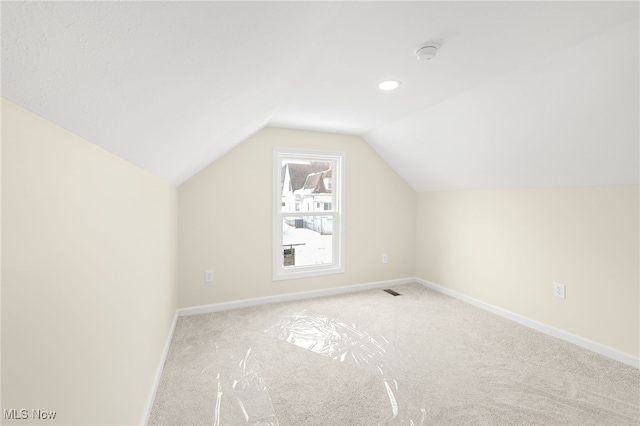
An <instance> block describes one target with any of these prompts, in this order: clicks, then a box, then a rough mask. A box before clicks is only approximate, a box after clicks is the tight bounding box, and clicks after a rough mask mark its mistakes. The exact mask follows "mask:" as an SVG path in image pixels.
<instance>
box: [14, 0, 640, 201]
mask: <svg viewBox="0 0 640 426" xmlns="http://www.w3.org/2000/svg"><path fill="white" fill-rule="evenodd" d="M638 15H639V3H638V2H618V3H615V2H605V1H603V2H481V1H474V2H426V1H425V2H391V1H389V2H177V1H176V2H2V96H4V97H5V98H7V99H9V100H11V101H13V102H15V103H17V104H19V105H22V106H23V107H25V108H27V109H29V110H31V111H33V112H35V113H37V114H39V115H41V116H43V117H45V118H47V119H49V120H51V121H53V122H55V123H57V124H59V125H61V126H63V127H65V128H66V129H68V130H70V131H72V132H74V133H76V134H78V135H80V136H82V137H84V138H85V139H87V140H89V141H92V142H94V143H96V144H98V145H100V146H102V147H103V148H105V149H106V150H108V151H110V152H112V153H114V154H116V155H118V156H120V157H122V158H124V159H126V160H128V161H130V162H132V163H134V164H136V165H138V166H140V167H142V168H143V169H146V170H148V171H149V172H151V173H153V174H155V175H157V176H160V177H161V178H163V179H165V180H167V181H170V182H172V183H175V184H180V183H182V182H184V181H185V180H186V179H188V178H189V177H190V176H192V175H193V174H195V173H196V172H198V171H199V170H200V169H202V168H203V167H205V166H206V165H208V164H210V163H211V162H213V161H215V160H216V159H217V158H219V157H220V156H221V155H223V154H224V153H225V152H227V151H229V150H230V149H231V148H233V147H234V146H236V145H237V144H239V143H241V142H242V141H243V140H244V139H246V138H247V137H248V136H250V135H251V134H253V133H255V132H256V131H258V130H260V129H261V128H263V127H264V126H279V127H290V128H300V129H310V130H321V131H328V132H337V133H347V134H355V135H360V136H362V137H364V139H365V140H366V141H367V142H368V143H369V144H371V146H372V147H373V148H374V149H375V150H376V151H378V152H379V153H380V155H381V156H382V157H383V158H385V160H387V161H388V162H389V164H390V165H391V166H392V167H393V168H394V169H395V170H396V171H397V172H398V173H399V174H400V175H401V176H402V177H403V178H404V179H405V180H406V181H407V182H408V183H409V184H410V185H411V186H412V187H413V188H414V189H415V190H418V191H427V190H451V189H490V188H516V187H547V186H574V185H597V184H626V183H638V182H639V179H640V177H639V169H640V167H639V161H640V151H639V138H640V134H639V125H640V123H639V116H640V110H639V100H640V96H639V74H640V69H639V63H640V48H639V41H638V39H639V32H638V31H639V30H638V28H639V25H638V22H639V20H638ZM430 40H438V41H440V42H441V43H442V48H441V49H440V51H439V53H438V55H437V57H436V58H435V59H434V60H432V61H428V62H421V61H418V60H416V59H415V57H414V56H413V50H414V49H415V47H417V45H419V44H420V43H422V42H425V41H430ZM389 78H394V79H398V80H401V81H402V85H401V86H400V88H399V89H398V90H396V91H393V92H381V91H379V90H378V89H377V83H378V82H380V81H381V80H384V79H389Z"/></svg>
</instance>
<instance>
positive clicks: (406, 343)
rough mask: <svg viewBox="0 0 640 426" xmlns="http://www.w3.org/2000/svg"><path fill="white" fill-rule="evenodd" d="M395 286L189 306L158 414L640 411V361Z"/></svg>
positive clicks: (442, 415) (491, 420) (422, 416)
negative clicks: (211, 309) (229, 305)
mask: <svg viewBox="0 0 640 426" xmlns="http://www.w3.org/2000/svg"><path fill="white" fill-rule="evenodd" d="M391 288H392V289H393V290H395V291H396V292H398V293H401V295H400V296H395V297H394V296H392V295H390V294H388V293H386V292H383V291H381V290H370V291H364V292H358V293H352V294H347V295H341V296H333V297H323V298H317V299H310V300H302V301H293V302H284V303H278V304H270V305H262V306H257V307H252V308H245V309H237V310H231V311H223V312H215V313H210V314H202V315H193V316H184V317H180V318H179V319H178V322H177V325H176V329H175V332H174V335H173V339H172V342H171V347H170V350H169V354H168V357H167V361H166V363H165V366H164V370H163V374H162V377H161V380H160V384H159V387H158V390H157V394H156V397H155V401H154V405H153V409H152V412H151V415H150V419H149V424H152V425H155V424H194V425H195V424H197V425H201V424H202V425H204V424H207V425H212V424H213V425H246V424H250V425H283V426H284V425H336V426H345V425H376V424H389V425H395V424H403V425H433V424H435V425H464V424H488V425H501V424H505V425H516V424H527V425H585V424H595V425H626V424H635V425H638V424H640V370H638V369H635V368H633V367H630V366H627V365H624V364H622V363H619V362H617V361H613V360H610V359H608V358H605V357H603V356H601V355H598V354H596V353H593V352H590V351H588V350H585V349H582V348H580V347H578V346H575V345H572V344H570V343H567V342H565V341H562V340H559V339H556V338H553V337H550V336H547V335H544V334H541V333H539V332H537V331H535V330H532V329H529V328H527V327H524V326H522V325H520V324H517V323H514V322H511V321H509V320H506V319H504V318H501V317H499V316H496V315H494V314H491V313H489V312H486V311H484V310H481V309H479V308H476V307H474V306H472V305H469V304H466V303H464V302H461V301H459V300H457V299H454V298H451V297H449V296H446V295H443V294H441V293H438V292H435V291H433V290H430V289H427V288H425V287H423V286H421V285H419V284H406V285H401V286H394V287H391Z"/></svg>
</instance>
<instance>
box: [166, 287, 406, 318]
mask: <svg viewBox="0 0 640 426" xmlns="http://www.w3.org/2000/svg"><path fill="white" fill-rule="evenodd" d="M413 282H415V278H402V279H396V280H388V281H378V282H373V283H366V284H355V285H349V286H344V287H334V288H327V289H322V290H311V291H303V292H299V293H287V294H281V295H277V296H266V297H257V298H254V299H244V300H237V301H233V302H222V303H214V304H211V305H202V306H194V307H191V308H182V309H178V315H179V316H186V315H197V314H206V313H209V312H218V311H226V310H230V309H239V308H247V307H249V306H256V305H266V304H269V303H279V302H289V301H291V300H301V299H312V298H314V297H325V296H335V295H338V294H345V293H355V292H358V291H365V290H372V289H376V288H382V287H391V286H394V285H401V284H408V283H413Z"/></svg>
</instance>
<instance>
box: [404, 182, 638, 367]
mask: <svg viewBox="0 0 640 426" xmlns="http://www.w3.org/2000/svg"><path fill="white" fill-rule="evenodd" d="M639 191H640V187H638V186H634V185H630V186H602V187H581V188H554V189H532V190H502V191H469V192H467V191H460V192H430V193H420V194H419V195H418V201H417V242H416V274H417V276H418V277H419V278H422V279H425V280H428V281H431V282H433V283H435V284H439V285H441V286H444V287H447V288H449V289H452V290H455V291H458V292H460V293H463V294H465V295H467V296H470V297H473V298H475V299H478V300H481V301H483V302H486V303H489V304H491V305H494V306H497V307H500V308H503V309H506V310H508V311H511V312H513V313H516V314H519V315H522V316H525V317H528V318H530V319H534V320H537V321H540V322H542V323H544V324H547V325H550V326H552V327H556V328H559V329H561V330H564V331H567V332H569V333H573V334H575V335H577V336H580V337H583V338H586V339H589V340H593V341H595V342H598V343H600V344H603V345H606V346H609V347H612V348H614V349H618V350H620V351H623V352H626V353H628V354H631V355H634V356H638V355H639V350H638V346H639V342H638V339H639V336H640V330H639V324H640V315H639V305H640V295H639V285H640V284H639V283H640V277H639V270H640V264H639V259H640V253H639V249H638V241H639V217H640V212H639V201H640V197H639ZM554 282H560V283H563V284H566V289H567V298H566V300H562V299H558V298H555V297H554V296H553V293H552V290H553V283H554Z"/></svg>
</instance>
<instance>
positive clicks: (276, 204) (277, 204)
mask: <svg viewBox="0 0 640 426" xmlns="http://www.w3.org/2000/svg"><path fill="white" fill-rule="evenodd" d="M288 158H292V159H297V158H298V159H305V160H311V161H335V167H336V169H335V171H334V173H333V189H332V191H334V195H335V196H334V197H333V200H334V203H335V204H336V205H335V206H334V208H333V209H332V210H331V211H330V212H329V213H328V212H327V211H324V210H321V211H312V212H305V211H302V210H301V211H293V212H283V211H282V193H281V188H280V185H281V182H282V178H283V176H282V167H281V161H282V160H283V159H288ZM345 174H346V154H345V153H344V152H339V151H317V150H303V149H295V148H274V149H273V172H272V175H273V183H272V187H273V188H272V193H273V195H272V198H273V206H272V215H273V216H272V217H273V220H272V228H273V235H272V240H271V246H272V264H273V266H272V270H273V281H281V280H288V279H295V278H307V277H316V276H322V275H329V274H340V273H344V271H345V262H344V260H345V226H344V224H345V188H346V186H345V180H346V179H345ZM288 216H300V217H302V216H333V238H332V243H333V247H332V252H333V263H331V264H324V265H307V266H300V267H295V268H285V267H284V266H283V258H282V256H283V254H282V221H283V218H284V217H288Z"/></svg>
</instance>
